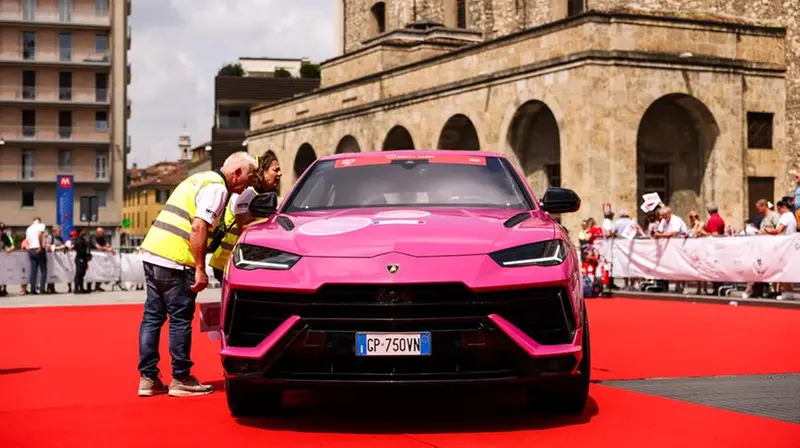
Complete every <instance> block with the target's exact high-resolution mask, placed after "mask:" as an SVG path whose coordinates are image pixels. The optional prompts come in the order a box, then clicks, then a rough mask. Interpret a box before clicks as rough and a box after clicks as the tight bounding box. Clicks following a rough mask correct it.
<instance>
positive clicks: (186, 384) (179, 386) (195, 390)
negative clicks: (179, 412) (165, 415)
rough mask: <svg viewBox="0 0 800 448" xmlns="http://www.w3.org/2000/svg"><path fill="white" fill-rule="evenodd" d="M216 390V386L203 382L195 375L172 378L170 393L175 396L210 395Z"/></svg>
mask: <svg viewBox="0 0 800 448" xmlns="http://www.w3.org/2000/svg"><path fill="white" fill-rule="evenodd" d="M212 392H214V386H211V385H208V384H202V383H201V382H200V381H198V380H197V378H195V377H194V376H193V375H189V376H187V377H185V378H180V379H178V378H172V384H170V385H169V394H170V395H171V396H173V397H191V396H196V395H208V394H210V393H212Z"/></svg>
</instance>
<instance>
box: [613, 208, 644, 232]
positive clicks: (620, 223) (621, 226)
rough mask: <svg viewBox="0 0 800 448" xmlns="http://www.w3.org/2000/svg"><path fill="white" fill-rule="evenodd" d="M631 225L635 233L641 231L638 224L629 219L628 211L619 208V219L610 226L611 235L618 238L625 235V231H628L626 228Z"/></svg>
mask: <svg viewBox="0 0 800 448" xmlns="http://www.w3.org/2000/svg"><path fill="white" fill-rule="evenodd" d="M631 226H633V227H636V232H637V233H636V234H641V233H642V231H641V229H639V226H638V225H637V224H636V221H634V220H632V219H631V217H630V215H628V212H627V211H626V210H620V212H619V219H618V220H617V222H615V223H614V225H613V226H612V228H611V234H612V236H615V237H617V238H619V237H621V236H623V235H625V233H626V232H630V230H629V229H628V228H629V227H631Z"/></svg>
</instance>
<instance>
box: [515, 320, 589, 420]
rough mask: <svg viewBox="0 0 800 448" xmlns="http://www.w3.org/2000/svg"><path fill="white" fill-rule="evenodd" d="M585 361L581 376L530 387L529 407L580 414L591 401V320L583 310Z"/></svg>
mask: <svg viewBox="0 0 800 448" xmlns="http://www.w3.org/2000/svg"><path fill="white" fill-rule="evenodd" d="M582 348H583V359H581V363H580V366H579V367H578V372H579V374H578V375H577V376H573V377H569V378H560V379H559V380H556V381H547V382H544V383H542V384H537V385H535V386H531V387H529V389H528V391H527V394H528V397H527V398H528V406H529V408H530V409H531V410H532V411H544V412H555V413H559V414H580V413H581V412H583V409H584V408H585V407H586V402H587V400H588V399H589V383H590V379H591V378H590V377H591V369H592V357H591V342H590V337H589V319H588V316H587V315H586V308H585V306H584V309H583V345H582Z"/></svg>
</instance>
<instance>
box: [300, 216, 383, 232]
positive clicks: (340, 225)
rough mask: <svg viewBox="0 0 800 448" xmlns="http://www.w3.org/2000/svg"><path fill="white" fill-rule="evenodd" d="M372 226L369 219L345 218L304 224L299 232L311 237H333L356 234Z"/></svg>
mask: <svg viewBox="0 0 800 448" xmlns="http://www.w3.org/2000/svg"><path fill="white" fill-rule="evenodd" d="M370 224H372V220H371V219H369V218H357V217H343V218H330V219H318V220H316V221H311V222H307V223H305V224H303V225H302V226H300V227H298V228H297V231H298V232H300V233H302V234H303V235H309V236H331V235H339V234H342V233H348V232H354V231H356V230H360V229H363V228H364V227H367V226H368V225H370Z"/></svg>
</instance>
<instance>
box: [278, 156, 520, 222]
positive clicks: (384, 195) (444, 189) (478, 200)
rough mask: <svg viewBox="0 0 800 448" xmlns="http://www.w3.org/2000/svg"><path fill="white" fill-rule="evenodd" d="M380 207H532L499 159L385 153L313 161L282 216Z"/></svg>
mask: <svg viewBox="0 0 800 448" xmlns="http://www.w3.org/2000/svg"><path fill="white" fill-rule="evenodd" d="M381 206H392V207H420V206H427V207H431V206H437V207H439V206H442V207H447V206H451V207H490V208H510V209H520V210H529V209H533V208H535V207H534V205H533V202H532V201H531V200H530V198H529V196H528V194H527V192H526V191H524V190H523V189H522V188H521V185H520V184H519V179H518V178H517V176H516V174H515V173H514V172H513V171H512V170H511V168H510V166H509V164H508V162H507V161H505V160H504V159H502V158H499V157H485V156H466V155H453V154H450V155H448V154H442V155H415V154H409V155H407V156H406V155H397V154H387V155H385V156H374V157H354V158H351V159H336V160H325V161H321V162H318V163H317V164H315V165H314V167H313V168H311V172H309V173H308V174H307V176H305V178H304V179H303V180H302V184H301V185H299V186H298V188H297V189H296V190H295V192H293V194H292V195H291V197H289V198H288V201H287V204H286V205H285V207H284V212H293V211H305V210H330V209H340V208H358V207H381Z"/></svg>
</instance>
